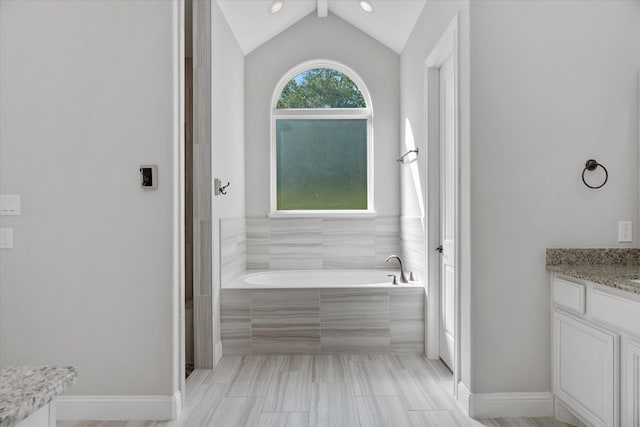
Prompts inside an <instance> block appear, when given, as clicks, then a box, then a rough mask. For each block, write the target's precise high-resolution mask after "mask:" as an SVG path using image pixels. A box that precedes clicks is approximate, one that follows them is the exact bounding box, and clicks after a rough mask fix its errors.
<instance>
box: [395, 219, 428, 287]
mask: <svg viewBox="0 0 640 427" xmlns="http://www.w3.org/2000/svg"><path fill="white" fill-rule="evenodd" d="M400 245H401V247H402V250H401V254H402V257H403V259H404V263H405V268H406V269H407V271H413V272H414V274H415V275H416V276H417V277H425V276H424V273H425V271H426V266H425V261H426V257H425V253H426V252H425V221H424V219H423V218H420V217H409V216H403V217H401V218H400Z"/></svg>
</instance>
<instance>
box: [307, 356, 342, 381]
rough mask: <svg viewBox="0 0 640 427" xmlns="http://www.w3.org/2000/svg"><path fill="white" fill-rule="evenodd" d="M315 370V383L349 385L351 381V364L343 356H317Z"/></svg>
mask: <svg viewBox="0 0 640 427" xmlns="http://www.w3.org/2000/svg"><path fill="white" fill-rule="evenodd" d="M313 369H314V371H313V377H312V379H313V382H314V383H348V382H350V381H351V373H350V372H349V362H348V361H347V359H346V358H345V356H343V355H338V354H335V355H331V354H323V355H319V356H315V363H314V365H313Z"/></svg>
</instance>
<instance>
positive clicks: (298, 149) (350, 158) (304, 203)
mask: <svg viewBox="0 0 640 427" xmlns="http://www.w3.org/2000/svg"><path fill="white" fill-rule="evenodd" d="M276 144H277V145H276V167H277V189H278V190H277V208H278V210H338V209H340V210H342V209H367V120H366V119H349V120H300V119H289V120H284V119H279V120H276Z"/></svg>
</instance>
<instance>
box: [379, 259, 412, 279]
mask: <svg viewBox="0 0 640 427" xmlns="http://www.w3.org/2000/svg"><path fill="white" fill-rule="evenodd" d="M394 258H395V259H397V260H398V262H399V263H400V283H409V281H408V280H407V276H406V275H405V274H404V267H402V258H400V257H399V256H398V255H389V256H388V257H387V259H385V260H384V261H385V262H389V260H391V259H394Z"/></svg>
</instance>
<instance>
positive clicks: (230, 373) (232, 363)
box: [202, 356, 244, 385]
mask: <svg viewBox="0 0 640 427" xmlns="http://www.w3.org/2000/svg"><path fill="white" fill-rule="evenodd" d="M243 364H244V360H243V358H242V356H225V357H223V358H222V359H220V361H219V362H218V364H217V365H216V367H215V368H214V369H213V370H212V371H211V372H210V373H209V375H207V377H206V378H203V379H202V382H203V383H204V384H211V383H217V384H228V385H229V384H231V383H232V382H233V379H234V378H235V376H236V375H237V374H238V373H239V372H240V370H241V369H242V365H243Z"/></svg>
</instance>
